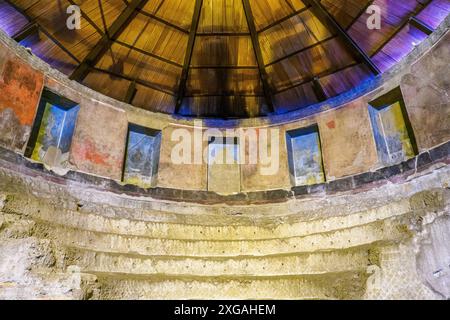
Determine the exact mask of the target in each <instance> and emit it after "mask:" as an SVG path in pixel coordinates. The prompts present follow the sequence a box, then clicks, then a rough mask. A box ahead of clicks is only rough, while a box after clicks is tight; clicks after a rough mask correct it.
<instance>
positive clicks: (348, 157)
mask: <svg viewBox="0 0 450 320" xmlns="http://www.w3.org/2000/svg"><path fill="white" fill-rule="evenodd" d="M318 124H319V132H320V138H321V141H322V153H323V161H324V166H325V172H326V174H327V179H328V180H333V179H335V178H340V177H343V176H348V175H353V174H356V173H360V172H365V171H370V169H371V168H373V167H374V166H376V164H377V162H378V156H377V153H376V147H375V143H374V139H373V135H372V128H371V126H370V119H369V113H368V106H367V103H365V102H364V101H357V102H354V103H351V104H349V105H346V106H344V107H342V108H340V109H337V110H335V111H334V112H327V113H325V114H322V115H320V116H318Z"/></svg>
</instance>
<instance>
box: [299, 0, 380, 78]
mask: <svg viewBox="0 0 450 320" xmlns="http://www.w3.org/2000/svg"><path fill="white" fill-rule="evenodd" d="M303 2H304V3H305V4H306V5H308V6H310V7H311V11H312V12H313V13H314V14H315V15H316V17H317V18H318V19H319V20H320V21H321V22H322V23H323V24H324V25H325V26H326V27H327V28H328V29H329V30H330V31H332V32H335V33H336V34H337V35H338V36H339V37H340V38H341V39H342V40H343V42H344V44H345V45H346V46H347V47H348V48H349V49H350V51H351V52H352V53H353V54H354V55H355V57H356V58H358V60H360V61H362V62H364V63H365V64H366V66H367V67H368V68H369V69H370V70H371V71H372V72H373V73H374V74H375V75H378V74H380V73H381V71H380V69H379V68H378V67H377V66H376V64H375V63H374V62H373V61H372V60H371V59H370V57H369V56H368V55H367V54H366V53H365V52H364V51H363V50H362V49H361V48H360V47H359V46H358V44H357V43H356V42H355V41H354V40H353V39H352V38H351V37H350V36H349V35H348V33H347V32H346V31H345V30H344V29H343V28H342V27H341V26H340V24H339V23H338V22H337V21H336V20H335V19H334V17H333V16H332V15H331V14H330V13H329V12H328V11H327V10H326V9H325V8H324V7H323V6H322V4H321V3H320V1H319V0H303Z"/></svg>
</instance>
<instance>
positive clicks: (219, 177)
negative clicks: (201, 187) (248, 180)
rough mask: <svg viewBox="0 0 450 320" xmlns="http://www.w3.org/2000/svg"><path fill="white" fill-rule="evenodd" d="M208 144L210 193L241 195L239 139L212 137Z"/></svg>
mask: <svg viewBox="0 0 450 320" xmlns="http://www.w3.org/2000/svg"><path fill="white" fill-rule="evenodd" d="M208 142H209V144H208V191H212V192H217V193H219V194H233V193H239V192H240V191H241V168H240V165H239V156H240V154H239V141H238V138H234V137H233V138H232V137H228V138H225V137H210V138H209V139H208Z"/></svg>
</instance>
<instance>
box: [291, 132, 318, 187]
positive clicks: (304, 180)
mask: <svg viewBox="0 0 450 320" xmlns="http://www.w3.org/2000/svg"><path fill="white" fill-rule="evenodd" d="M287 143H288V153H289V165H290V171H291V176H292V180H293V182H294V184H295V185H296V186H304V185H313V184H319V183H323V182H325V174H324V171H323V163H322V151H321V146H320V138H319V133H318V131H317V130H314V129H308V130H299V131H293V132H289V133H288V134H287Z"/></svg>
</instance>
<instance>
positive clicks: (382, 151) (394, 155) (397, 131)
mask: <svg viewBox="0 0 450 320" xmlns="http://www.w3.org/2000/svg"><path fill="white" fill-rule="evenodd" d="M369 113H370V120H371V123H372V128H373V133H374V138H375V142H376V145H377V151H378V156H379V158H380V161H381V162H382V163H383V164H384V165H391V164H396V163H399V162H402V161H404V160H406V159H409V158H412V157H414V156H415V153H414V148H413V146H412V143H411V140H410V137H409V133H408V129H407V126H406V123H405V119H404V117H403V112H402V108H401V105H400V102H396V103H394V104H392V105H388V106H386V107H382V108H374V107H372V106H370V107H369Z"/></svg>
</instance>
